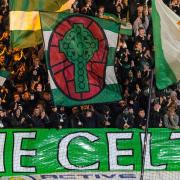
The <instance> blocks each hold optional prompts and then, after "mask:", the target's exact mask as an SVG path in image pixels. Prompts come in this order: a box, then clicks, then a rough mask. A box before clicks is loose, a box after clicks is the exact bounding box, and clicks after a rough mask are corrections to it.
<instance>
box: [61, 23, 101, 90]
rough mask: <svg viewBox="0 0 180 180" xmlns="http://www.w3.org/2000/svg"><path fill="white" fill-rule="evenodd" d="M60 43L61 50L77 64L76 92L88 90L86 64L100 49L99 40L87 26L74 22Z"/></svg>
mask: <svg viewBox="0 0 180 180" xmlns="http://www.w3.org/2000/svg"><path fill="white" fill-rule="evenodd" d="M59 45H60V49H61V51H62V52H64V53H65V54H66V56H67V57H68V59H69V61H71V62H72V63H73V64H74V65H75V86H76V92H88V91H89V84H88V77H87V70H86V65H87V63H88V61H89V60H90V59H91V58H92V56H93V54H94V53H95V52H96V51H97V50H98V40H97V39H95V38H94V37H93V36H92V33H91V32H90V31H89V30H88V29H87V28H84V26H83V24H74V25H73V28H72V29H70V31H68V32H67V33H66V35H65V37H64V39H63V40H61V41H59Z"/></svg>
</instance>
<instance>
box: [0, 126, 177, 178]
mask: <svg viewBox="0 0 180 180" xmlns="http://www.w3.org/2000/svg"><path fill="white" fill-rule="evenodd" d="M144 136H145V134H144V131H142V130H139V129H130V130H121V129H81V130H80V129H79V130H77V129H64V130H56V129H50V130H48V129H41V130H40V129H31V130H30V129H28V130H20V129H18V130H1V132H0V176H16V175H34V174H50V173H64V174H68V173H73V172H74V174H75V172H76V173H86V172H96V174H98V173H100V172H101V173H103V172H107V171H109V173H110V172H117V173H118V172H127V173H130V174H132V173H133V172H137V173H139V172H140V170H141V167H142V149H143V143H144ZM146 147H147V149H146V158H145V170H146V171H153V172H155V171H161V172H165V173H166V172H168V171H179V170H180V130H170V129H150V130H149V133H148V136H147V146H146ZM131 172H132V173H131ZM177 173H178V172H177ZM74 174H73V175H74ZM115 174H116V173H115Z"/></svg>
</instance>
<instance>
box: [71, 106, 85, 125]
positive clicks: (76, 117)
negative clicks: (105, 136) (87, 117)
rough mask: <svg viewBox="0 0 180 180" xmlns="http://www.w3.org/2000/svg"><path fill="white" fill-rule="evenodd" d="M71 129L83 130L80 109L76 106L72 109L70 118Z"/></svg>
mask: <svg viewBox="0 0 180 180" xmlns="http://www.w3.org/2000/svg"><path fill="white" fill-rule="evenodd" d="M69 122H70V127H71V128H83V127H84V121H83V119H82V117H81V114H80V109H79V107H77V106H75V107H73V108H72V114H71V116H70V117H69Z"/></svg>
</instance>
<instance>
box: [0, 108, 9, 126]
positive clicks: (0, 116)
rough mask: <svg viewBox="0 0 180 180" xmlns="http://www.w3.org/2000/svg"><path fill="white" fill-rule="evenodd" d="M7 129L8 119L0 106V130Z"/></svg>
mask: <svg viewBox="0 0 180 180" xmlns="http://www.w3.org/2000/svg"><path fill="white" fill-rule="evenodd" d="M7 127H8V119H7V117H6V113H5V111H4V110H3V109H2V107H1V106H0V129H1V128H7Z"/></svg>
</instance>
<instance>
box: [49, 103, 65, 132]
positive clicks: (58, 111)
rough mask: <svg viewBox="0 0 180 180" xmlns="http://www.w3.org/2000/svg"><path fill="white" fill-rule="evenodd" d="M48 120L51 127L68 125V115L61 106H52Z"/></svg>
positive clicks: (58, 127)
mask: <svg viewBox="0 0 180 180" xmlns="http://www.w3.org/2000/svg"><path fill="white" fill-rule="evenodd" d="M50 121H51V124H52V127H54V128H57V129H62V128H68V127H69V121H68V116H67V114H66V112H65V108H64V107H63V106H61V107H60V108H57V107H56V106H53V107H52V112H51V114H50Z"/></svg>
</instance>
